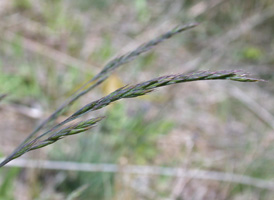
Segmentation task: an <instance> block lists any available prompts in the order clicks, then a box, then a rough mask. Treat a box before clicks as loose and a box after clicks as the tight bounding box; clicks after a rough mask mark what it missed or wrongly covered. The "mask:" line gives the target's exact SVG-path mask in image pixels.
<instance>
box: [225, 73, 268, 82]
mask: <svg viewBox="0 0 274 200" xmlns="http://www.w3.org/2000/svg"><path fill="white" fill-rule="evenodd" d="M229 79H230V80H233V81H240V82H266V81H265V80H263V79H258V78H252V77H250V73H247V72H243V70H235V71H234V75H233V76H231V77H229Z"/></svg>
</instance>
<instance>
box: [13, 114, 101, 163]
mask: <svg viewBox="0 0 274 200" xmlns="http://www.w3.org/2000/svg"><path fill="white" fill-rule="evenodd" d="M103 118H104V117H97V118H92V119H89V120H86V121H81V122H79V123H76V124H74V125H71V126H68V127H65V128H63V129H61V130H59V131H57V132H55V133H53V134H52V135H51V136H50V137H48V138H46V139H44V140H39V138H36V139H34V140H32V141H30V142H27V143H26V144H25V145H24V146H23V147H22V148H21V150H20V151H18V152H17V153H16V154H15V155H14V159H15V158H18V157H20V156H21V155H23V154H25V153H27V152H29V151H32V150H35V149H40V148H42V147H45V146H47V145H50V144H52V143H55V142H57V141H58V140H60V139H62V138H64V137H67V136H70V135H75V134H78V133H81V132H84V131H87V130H89V129H91V128H92V127H94V126H95V125H96V124H97V123H98V122H99V121H101V120H102V119H103Z"/></svg>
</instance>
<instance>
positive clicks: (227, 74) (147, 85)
mask: <svg viewBox="0 0 274 200" xmlns="http://www.w3.org/2000/svg"><path fill="white" fill-rule="evenodd" d="M196 25H197V24H196V23H190V24H187V25H184V26H179V27H177V28H175V29H173V30H171V31H168V32H166V33H164V34H163V35H161V36H159V37H157V38H155V39H153V40H150V41H149V42H147V43H145V44H143V45H141V46H139V47H137V48H136V49H135V50H133V51H131V52H129V53H126V54H125V55H122V56H120V57H117V58H115V59H113V60H111V61H110V62H109V63H107V64H106V66H105V67H104V68H103V70H102V71H101V72H100V73H98V74H97V75H96V76H95V77H93V78H92V79H91V80H90V81H89V82H88V83H86V84H85V85H84V86H83V87H81V88H80V89H79V90H78V91H77V92H76V93H75V94H74V95H72V97H71V98H70V99H69V100H67V101H66V102H65V103H64V104H63V105H61V106H60V107H59V108H58V109H57V110H56V111H55V112H54V113H53V114H52V115H50V116H49V117H48V118H47V119H46V120H44V121H43V122H42V123H41V124H40V125H39V126H38V127H36V128H35V129H34V131H33V132H32V133H30V135H29V136H28V137H27V138H26V139H25V140H24V141H23V142H22V143H21V144H20V145H19V147H18V148H16V150H15V151H14V152H13V153H12V154H11V155H9V156H8V157H7V158H6V159H5V160H4V161H3V162H2V163H1V164H0V167H2V166H4V165H5V164H7V163H8V162H10V161H11V160H13V159H15V158H18V157H20V156H21V155H23V154H25V153H27V152H29V151H31V150H35V149H39V148H42V147H44V146H47V145H50V144H52V143H54V142H56V141H58V140H60V139H62V138H64V137H66V136H69V135H74V134H78V133H81V132H84V131H87V130H89V129H91V128H92V127H94V126H95V125H96V124H97V123H98V122H100V121H101V120H103V118H104V117H97V118H92V119H89V120H85V121H81V122H78V123H75V124H74V125H70V126H66V127H63V126H64V125H65V124H67V123H69V122H72V121H74V120H75V119H77V118H79V117H82V116H83V115H85V114H87V113H89V112H91V111H94V110H98V109H101V108H103V107H105V106H107V105H109V104H110V103H112V102H115V101H118V100H120V99H124V98H134V97H138V96H142V95H145V94H147V93H150V92H152V91H153V90H154V89H155V88H158V87H163V86H168V85H172V84H178V83H183V82H190V81H199V80H232V81H240V82H256V81H259V79H255V78H250V77H248V76H247V75H246V74H244V73H243V72H241V71H240V70H224V71H215V72H210V71H198V72H192V73H189V74H177V75H168V76H163V77H158V78H154V79H151V80H149V81H146V82H142V83H139V84H136V85H128V86H124V87H122V88H120V89H118V90H116V91H114V92H112V93H111V94H109V95H107V96H105V97H103V98H101V99H99V100H96V101H93V102H91V103H89V104H87V105H85V106H84V107H82V108H81V109H79V110H78V111H76V112H75V113H74V114H72V115H71V116H70V117H68V118H67V119H65V120H64V121H63V122H61V123H59V124H57V125H55V126H54V127H52V128H49V129H48V130H47V131H46V132H44V133H42V134H41V135H39V136H37V137H35V136H36V135H37V133H38V132H39V131H40V130H41V129H43V128H45V127H46V126H47V125H48V124H49V123H50V122H52V121H54V120H55V119H56V118H57V117H58V116H60V115H61V114H62V113H63V112H64V111H65V110H67V109H69V107H70V106H71V105H72V104H73V103H74V102H75V101H76V100H77V99H79V98H80V97H82V96H83V95H85V94H86V93H88V92H89V91H91V90H92V89H94V88H95V87H97V86H99V85H100V84H101V83H102V82H104V81H105V80H106V79H107V78H108V76H109V75H110V74H111V72H113V71H114V70H115V69H117V68H118V67H120V66H122V65H123V64H125V63H128V62H130V61H132V60H134V59H135V58H136V57H138V56H139V55H141V54H143V53H145V52H148V51H149V50H151V49H152V48H153V47H154V46H156V45H157V44H159V43H161V42H163V41H164V40H166V39H168V38H171V37H172V36H174V35H176V34H178V33H181V32H183V31H185V30H188V29H190V28H193V27H195V26H196ZM85 88H86V89H85ZM1 99H2V97H0V100H1ZM62 127H63V128H62ZM46 136H47V137H46ZM45 137H46V138H45ZM43 138H45V139H43Z"/></svg>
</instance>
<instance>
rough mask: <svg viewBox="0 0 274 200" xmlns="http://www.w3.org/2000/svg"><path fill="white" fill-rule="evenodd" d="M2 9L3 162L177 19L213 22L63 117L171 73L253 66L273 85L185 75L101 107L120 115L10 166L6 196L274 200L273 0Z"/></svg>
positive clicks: (65, 3)
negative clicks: (120, 58) (108, 68)
mask: <svg viewBox="0 0 274 200" xmlns="http://www.w3.org/2000/svg"><path fill="white" fill-rule="evenodd" d="M0 19H1V20H0V95H2V94H7V95H8V96H7V97H6V98H5V99H3V100H2V101H1V102H0V119H1V120H0V134H1V135H0V137H1V139H0V155H1V157H2V158H4V157H5V156H7V155H8V154H9V153H11V152H12V151H13V150H14V149H15V148H16V146H17V145H18V144H20V142H22V141H23V139H24V138H26V137H27V135H28V134H29V133H30V132H31V131H32V130H33V129H34V128H35V127H36V126H37V125H38V124H39V122H41V121H42V120H43V119H45V118H46V117H48V116H49V115H50V114H51V113H52V112H54V110H55V109H57V108H58V106H60V105H61V104H62V103H63V102H64V101H65V100H66V99H67V98H68V97H70V95H72V94H73V93H74V92H75V91H76V90H77V89H79V88H80V87H81V86H82V85H83V84H84V83H85V82H87V81H88V80H89V79H90V78H92V77H93V76H94V75H95V74H96V73H98V72H99V71H100V70H101V69H102V68H103V66H104V64H106V62H107V61H109V60H110V59H111V58H114V57H115V56H117V55H122V54H123V53H126V52H127V51H130V50H133V49H134V48H136V47H138V46H139V45H141V44H142V43H144V42H146V41H148V40H150V39H153V38H155V37H157V36H158V35H160V34H162V33H165V32H166V31H168V30H171V29H172V28H174V27H176V26H177V25H181V24H185V23H188V22H193V21H197V22H199V23H200V25H199V26H198V27H196V28H194V29H191V30H189V31H186V32H184V33H182V34H180V35H177V36H175V37H174V38H171V39H170V40H168V41H166V42H164V43H162V44H160V45H159V46H157V47H156V48H155V49H153V50H152V51H150V52H149V53H147V54H145V55H142V56H140V57H139V58H137V59H136V60H135V61H133V62H131V63H129V64H126V65H124V66H123V67H121V68H119V70H117V71H116V72H115V73H114V74H113V75H111V76H110V78H109V79H108V81H106V82H105V83H104V84H103V85H101V86H100V87H98V88H96V89H95V90H93V91H92V92H90V93H89V94H87V95H85V96H84V97H82V98H81V99H79V100H78V101H77V103H76V104H74V105H73V107H72V108H71V109H70V110H69V111H67V112H66V113H65V114H64V116H62V117H59V118H58V119H57V122H60V121H62V120H63V119H64V118H66V117H68V116H69V115H70V114H72V113H73V112H74V111H76V110H77V109H79V108H81V107H82V106H84V105H85V104H86V103H89V102H91V101H93V100H96V99H98V98H100V97H102V96H105V95H107V94H109V93H110V92H111V91H114V90H115V89H117V88H119V87H121V86H123V85H126V84H134V83H138V82H141V81H146V80H149V79H152V78H155V77H158V76H161V75H168V74H175V73H186V72H190V71H194V70H222V69H242V70H244V71H247V72H250V73H252V74H253V76H254V77H258V78H262V79H265V80H267V81H268V82H266V83H237V82H231V81H230V82H229V81H198V82H192V83H185V84H180V85H173V86H169V87H165V88H161V89H157V91H156V92H154V93H151V94H149V95H146V96H145V97H142V98H136V99H127V100H122V101H119V102H117V103H114V104H112V105H111V106H108V107H107V108H104V109H102V110H100V111H96V112H94V113H91V116H93V117H95V116H96V117H97V116H101V115H105V116H107V117H106V119H104V120H103V121H102V122H101V123H100V124H99V125H98V126H97V127H96V128H94V129H92V130H90V131H88V132H85V133H81V134H79V135H75V136H70V137H68V138H65V139H63V140H61V141H59V142H57V143H55V144H53V145H50V146H48V147H45V148H43V149H40V150H36V151H33V152H31V153H27V154H26V155H24V156H22V157H21V158H19V159H17V160H15V161H14V162H11V163H10V165H9V166H6V167H3V168H1V169H0V199H3V200H13V199H19V200H29V199H37V200H44V199H50V200H55V199H56V200H63V199H81V200H82V199H83V200H86V199H96V200H101V199H102V200H109V199H117V200H118V199H119V200H122V199H125V200H128V199H133V200H135V199H136V200H137V199H144V200H147V199H148V200H149V199H160V200H161V199H162V200H183V199H186V200H188V199H191V200H213V199H216V200H220V199H233V200H246V199H248V200H257V199H269V200H270V199H273V197H274V170H273V166H274V131H273V129H274V116H273V115H274V102H273V92H274V87H273V75H274V74H273V72H274V68H273V67H274V66H273V65H274V37H273V33H274V2H273V1H272V0H259V1H258V0H245V1H238V0H207V1H202V0H192V1H190V0H174V1H170V0H150V1H147V0H132V1H125V0H90V1H88V0H78V1H72V0H47V1H42V0H1V1H0ZM37 160H39V161H37ZM41 160H44V162H41Z"/></svg>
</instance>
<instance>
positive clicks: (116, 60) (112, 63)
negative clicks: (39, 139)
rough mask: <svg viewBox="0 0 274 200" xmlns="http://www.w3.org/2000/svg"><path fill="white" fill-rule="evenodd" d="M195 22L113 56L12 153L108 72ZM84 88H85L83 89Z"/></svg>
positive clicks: (194, 24) (104, 78)
mask: <svg viewBox="0 0 274 200" xmlns="http://www.w3.org/2000/svg"><path fill="white" fill-rule="evenodd" d="M197 25H198V24H197V23H189V24H186V25H182V26H178V27H176V28H174V29H173V30H171V31H167V32H166V33H164V34H162V35H160V36H159V37H157V38H155V39H152V40H150V41H148V42H147V43H144V44H142V45H141V46H139V47H137V48H136V49H135V50H133V51H131V52H129V53H126V54H124V55H122V56H119V57H117V58H114V59H113V60H111V61H109V62H108V63H107V64H106V65H105V67H104V68H103V69H102V70H101V72H99V73H98V74H97V75H96V76H94V77H93V78H92V79H91V80H90V81H88V82H87V83H86V84H85V85H83V86H82V87H81V88H80V89H79V90H77V91H76V92H75V93H74V94H73V95H72V97H71V98H70V99H69V100H67V101H66V102H65V103H64V104H62V105H61V106H60V107H59V108H58V109H57V110H56V111H55V112H54V113H53V114H51V115H50V116H49V117H48V118H47V119H45V120H44V121H43V122H42V123H40V124H39V125H38V126H37V127H36V128H35V129H34V130H33V132H32V133H30V135H29V136H28V137H27V138H26V139H25V140H24V141H23V142H22V143H21V144H20V145H19V147H18V148H17V149H16V150H15V151H14V153H15V152H16V151H17V150H18V149H20V148H21V147H22V146H23V145H24V144H25V143H26V142H28V141H29V140H30V139H31V138H33V137H34V136H35V135H36V134H37V133H38V132H39V131H40V130H41V129H42V128H44V127H45V126H46V125H47V124H48V123H50V122H51V121H53V120H55V119H56V118H57V117H58V116H60V115H61V114H62V113H63V112H64V111H65V110H67V109H68V108H69V107H70V106H71V105H72V104H73V103H74V102H75V101H76V100H77V99H79V98H80V97H82V96H83V95H85V94H87V93H88V92H90V91H91V90H92V89H94V88H95V87H97V86H98V85H100V84H101V83H102V82H104V81H105V80H106V79H107V78H108V76H109V75H110V73H111V72H112V71H114V70H115V69H117V68H118V67H120V66H122V65H123V64H125V63H128V62H130V61H132V60H134V59H135V58H137V57H138V56H139V55H141V54H143V53H146V52H148V51H149V50H151V49H152V48H153V47H155V46H156V45H158V44H160V43H161V42H163V41H165V40H167V39H169V38H171V37H172V36H174V35H176V34H178V33H181V32H183V31H186V30H188V29H191V28H194V27H195V26H197ZM85 88H86V89H85Z"/></svg>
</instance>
